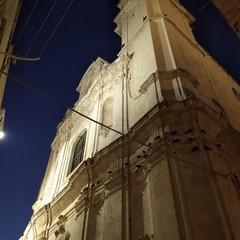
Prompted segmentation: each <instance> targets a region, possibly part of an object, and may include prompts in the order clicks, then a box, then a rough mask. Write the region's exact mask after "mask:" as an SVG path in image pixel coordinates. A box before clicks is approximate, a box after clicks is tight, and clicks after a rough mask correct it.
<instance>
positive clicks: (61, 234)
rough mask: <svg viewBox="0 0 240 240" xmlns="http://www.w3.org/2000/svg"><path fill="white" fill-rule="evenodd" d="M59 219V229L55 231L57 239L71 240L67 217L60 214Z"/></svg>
mask: <svg viewBox="0 0 240 240" xmlns="http://www.w3.org/2000/svg"><path fill="white" fill-rule="evenodd" d="M58 219H59V220H58V222H57V225H58V229H57V230H56V231H55V233H54V234H55V237H56V240H69V239H70V236H71V235H70V233H69V232H68V231H66V229H65V223H66V221H67V217H66V216H63V215H60V216H59V217H58Z"/></svg>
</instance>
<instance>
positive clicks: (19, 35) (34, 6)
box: [14, 0, 39, 47]
mask: <svg viewBox="0 0 240 240" xmlns="http://www.w3.org/2000/svg"><path fill="white" fill-rule="evenodd" d="M38 1H39V0H36V2H35V4H34V5H33V7H32V9H31V12H30V14H29V15H28V17H27V20H26V21H25V23H24V25H23V27H22V29H21V31H20V33H19V34H18V36H17V39H16V41H15V43H14V47H15V46H16V44H17V43H18V40H19V38H20V37H21V36H22V33H23V31H24V29H25V27H26V25H27V23H28V21H29V19H30V17H31V16H32V13H33V11H34V10H35V8H36V5H37V3H38Z"/></svg>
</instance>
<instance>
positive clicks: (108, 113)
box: [100, 97, 113, 137]
mask: <svg viewBox="0 0 240 240" xmlns="http://www.w3.org/2000/svg"><path fill="white" fill-rule="evenodd" d="M101 123H102V124H104V125H105V126H108V127H112V125H113V98H112V97H109V98H107V99H106V100H105V102H104V104H103V108H102V121H101ZM108 133H109V129H108V128H107V127H104V126H101V128H100V135H101V136H103V137H106V136H107V135H108Z"/></svg>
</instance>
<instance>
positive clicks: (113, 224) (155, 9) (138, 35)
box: [20, 0, 240, 240]
mask: <svg viewBox="0 0 240 240" xmlns="http://www.w3.org/2000/svg"><path fill="white" fill-rule="evenodd" d="M119 8H120V12H119V14H118V15H117V17H116V18H115V22H116V24H117V28H116V32H117V33H118V34H119V35H120V36H121V38H122V48H121V50H120V52H119V54H118V58H117V59H116V60H115V61H114V62H112V63H108V62H106V61H105V60H103V59H101V58H98V59H96V61H94V62H93V63H92V65H91V66H90V67H89V68H88V70H87V71H86V73H85V74H84V76H83V78H82V79H81V81H80V84H79V86H78V88H77V91H78V92H79V93H80V97H79V100H78V101H77V102H76V103H75V105H74V108H73V109H72V110H68V111H67V113H66V115H65V118H64V119H63V121H62V122H61V123H60V124H59V125H58V128H57V129H58V130H57V134H56V137H55V139H54V141H53V143H52V153H51V156H50V159H49V164H48V167H47V170H46V174H45V177H44V180H43V182H42V186H41V189H40V192H39V196H38V199H37V201H36V203H35V204H34V205H33V215H32V218H31V221H30V222H29V224H28V226H27V228H26V230H25V232H24V234H23V236H22V237H21V238H20V239H21V240H43V239H48V240H60V239H61V240H64V239H65V240H68V239H70V240H108V239H109V240H110V239H116V240H141V239H142V240H150V239H156V240H177V239H181V240H183V239H184V240H203V239H204V240H210V239H211V240H212V239H218V240H227V239H228V240H230V239H239V236H240V229H239V225H240V217H239V216H240V160H239V155H240V148H239V146H240V133H239V132H240V121H239V119H240V112H239V109H240V87H239V85H238V84H237V83H236V82H235V81H234V80H233V79H232V78H231V76H229V75H228V74H227V73H226V72H225V71H224V69H222V68H221V67H220V66H219V65H218V63H217V62H215V61H214V60H213V59H212V58H211V56H209V54H208V53H207V52H206V51H205V50H204V49H203V48H202V47H201V46H200V45H198V43H197V42H196V40H195V39H194V36H193V34H192V32H191V28H190V27H189V24H190V23H191V21H193V20H194V18H193V16H192V15H191V14H190V13H189V12H188V11H187V10H186V9H185V8H184V7H183V6H182V5H181V4H180V3H179V1H177V0H122V1H120V3H119Z"/></svg>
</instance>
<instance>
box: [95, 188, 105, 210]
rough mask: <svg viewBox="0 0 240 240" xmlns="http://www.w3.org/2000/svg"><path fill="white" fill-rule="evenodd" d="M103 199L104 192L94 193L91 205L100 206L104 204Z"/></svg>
mask: <svg viewBox="0 0 240 240" xmlns="http://www.w3.org/2000/svg"><path fill="white" fill-rule="evenodd" d="M105 199H106V195H105V192H101V193H99V194H96V195H95V196H94V197H93V206H95V207H97V208H101V207H102V206H103V204H104V201H105Z"/></svg>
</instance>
